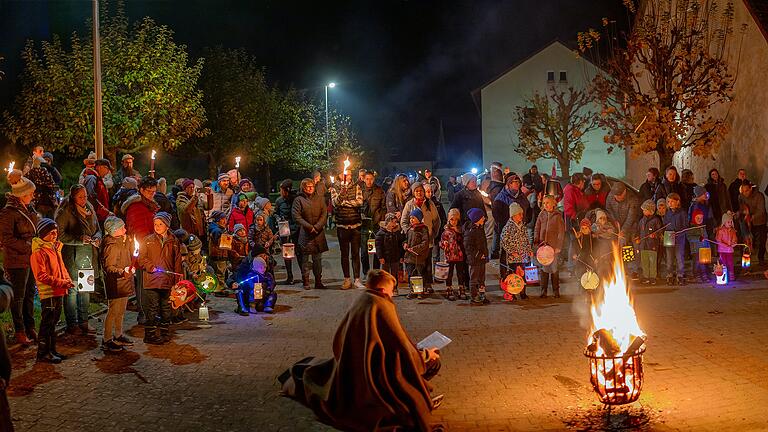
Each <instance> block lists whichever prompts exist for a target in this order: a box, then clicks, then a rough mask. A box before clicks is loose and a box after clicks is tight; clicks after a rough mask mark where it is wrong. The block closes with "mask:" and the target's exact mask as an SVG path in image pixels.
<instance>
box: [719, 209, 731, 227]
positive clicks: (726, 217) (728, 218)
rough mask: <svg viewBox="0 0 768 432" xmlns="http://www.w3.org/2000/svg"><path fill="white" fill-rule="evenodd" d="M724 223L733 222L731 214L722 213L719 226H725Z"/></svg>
mask: <svg viewBox="0 0 768 432" xmlns="http://www.w3.org/2000/svg"><path fill="white" fill-rule="evenodd" d="M726 222H733V214H731V212H726V213H723V217H722V223H721V225H725V223H726Z"/></svg>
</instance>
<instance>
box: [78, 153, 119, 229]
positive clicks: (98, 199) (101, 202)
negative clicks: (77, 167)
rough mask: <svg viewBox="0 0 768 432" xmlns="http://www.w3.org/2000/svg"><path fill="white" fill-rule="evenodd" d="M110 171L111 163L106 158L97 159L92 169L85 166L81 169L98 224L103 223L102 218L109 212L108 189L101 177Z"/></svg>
mask: <svg viewBox="0 0 768 432" xmlns="http://www.w3.org/2000/svg"><path fill="white" fill-rule="evenodd" d="M111 172H112V164H111V163H110V162H109V160H108V159H97V160H96V166H95V167H94V168H93V169H91V168H86V169H85V171H83V175H84V180H83V185H84V186H85V190H86V191H87V192H88V201H89V202H90V203H91V205H93V208H94V209H95V210H96V217H97V218H98V219H99V223H100V224H103V223H104V220H105V219H106V218H107V216H109V214H110V213H111V212H110V210H109V189H108V188H107V186H106V185H105V184H104V179H103V178H104V177H105V176H107V175H108V174H110V173H111Z"/></svg>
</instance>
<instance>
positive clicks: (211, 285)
mask: <svg viewBox="0 0 768 432" xmlns="http://www.w3.org/2000/svg"><path fill="white" fill-rule="evenodd" d="M193 283H194V284H195V288H197V289H198V290H200V291H202V292H204V293H206V294H208V293H212V292H214V291H216V288H218V287H219V280H218V279H217V278H216V276H214V275H212V274H211V273H208V272H204V273H202V274H200V276H198V277H197V278H195V280H194V281H193Z"/></svg>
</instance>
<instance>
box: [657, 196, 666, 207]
mask: <svg viewBox="0 0 768 432" xmlns="http://www.w3.org/2000/svg"><path fill="white" fill-rule="evenodd" d="M661 206H664V207H666V206H667V200H665V199H664V198H659V199H657V200H656V208H659V207H661Z"/></svg>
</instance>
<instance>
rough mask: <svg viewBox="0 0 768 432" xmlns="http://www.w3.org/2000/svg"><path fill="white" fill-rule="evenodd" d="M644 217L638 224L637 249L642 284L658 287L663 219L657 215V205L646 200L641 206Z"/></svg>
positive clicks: (635, 239)
mask: <svg viewBox="0 0 768 432" xmlns="http://www.w3.org/2000/svg"><path fill="white" fill-rule="evenodd" d="M640 210H642V211H643V217H642V218H640V220H639V221H638V222H637V229H636V230H635V231H636V232H637V235H636V236H635V238H634V241H635V247H637V248H638V249H640V267H641V268H642V275H641V277H642V280H641V283H644V284H650V285H656V277H657V268H658V251H659V248H660V247H659V244H660V243H659V239H660V237H661V234H662V232H661V231H660V230H661V226H662V223H661V218H659V217H658V216H657V215H656V204H654V203H653V200H646V201H645V202H643V203H642V204H641V205H640Z"/></svg>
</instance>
